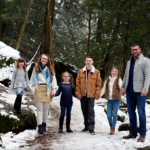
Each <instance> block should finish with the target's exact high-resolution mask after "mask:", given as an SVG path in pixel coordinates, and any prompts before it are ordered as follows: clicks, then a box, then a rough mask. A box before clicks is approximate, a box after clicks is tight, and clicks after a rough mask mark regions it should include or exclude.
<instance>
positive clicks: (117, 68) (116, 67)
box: [106, 66, 120, 90]
mask: <svg viewBox="0 0 150 150" xmlns="http://www.w3.org/2000/svg"><path fill="white" fill-rule="evenodd" d="M113 69H116V70H118V76H117V78H116V80H117V89H118V90H119V89H120V88H119V79H120V69H119V67H118V66H113V67H112V69H111V71H110V74H109V76H111V72H112V70H113ZM111 77H112V76H111ZM107 80H108V82H107V83H106V89H108V83H109V77H108V79H107Z"/></svg>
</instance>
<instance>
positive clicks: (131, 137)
mask: <svg viewBox="0 0 150 150" xmlns="http://www.w3.org/2000/svg"><path fill="white" fill-rule="evenodd" d="M136 137H137V134H129V135H127V136H124V137H123V139H134V138H136Z"/></svg>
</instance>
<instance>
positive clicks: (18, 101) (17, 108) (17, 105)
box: [13, 94, 22, 114]
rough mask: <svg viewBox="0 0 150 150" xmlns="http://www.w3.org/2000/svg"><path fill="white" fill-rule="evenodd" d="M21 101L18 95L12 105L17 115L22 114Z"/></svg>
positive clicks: (20, 96)
mask: <svg viewBox="0 0 150 150" xmlns="http://www.w3.org/2000/svg"><path fill="white" fill-rule="evenodd" d="M21 101H22V95H20V94H18V95H17V97H16V100H15V104H14V110H16V111H17V113H18V114H22V112H21ZM13 112H14V111H13Z"/></svg>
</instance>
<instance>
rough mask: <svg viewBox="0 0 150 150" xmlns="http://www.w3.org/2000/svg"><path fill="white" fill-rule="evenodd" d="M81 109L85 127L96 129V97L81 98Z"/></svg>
mask: <svg viewBox="0 0 150 150" xmlns="http://www.w3.org/2000/svg"><path fill="white" fill-rule="evenodd" d="M80 102H81V110H82V113H83V117H84V124H85V128H87V129H89V130H94V128H95V111H94V102H95V98H87V97H86V96H84V97H82V98H81V100H80Z"/></svg>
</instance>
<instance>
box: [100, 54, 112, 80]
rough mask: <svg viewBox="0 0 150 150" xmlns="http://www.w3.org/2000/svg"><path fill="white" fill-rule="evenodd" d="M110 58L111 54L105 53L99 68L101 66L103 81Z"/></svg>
mask: <svg viewBox="0 0 150 150" xmlns="http://www.w3.org/2000/svg"><path fill="white" fill-rule="evenodd" d="M110 60H111V55H110V54H109V53H107V54H106V56H105V58H104V60H103V62H102V65H101V68H103V69H102V70H101V78H102V79H103V81H105V79H106V73H107V70H108V67H109V63H110Z"/></svg>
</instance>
